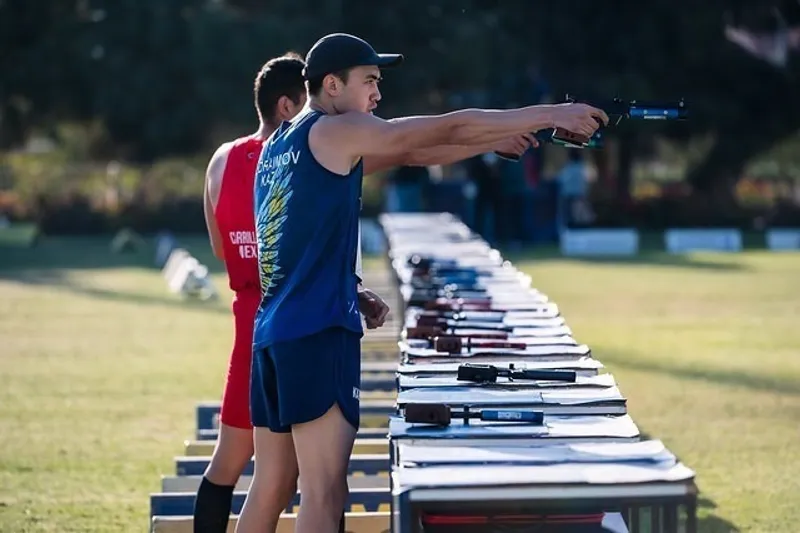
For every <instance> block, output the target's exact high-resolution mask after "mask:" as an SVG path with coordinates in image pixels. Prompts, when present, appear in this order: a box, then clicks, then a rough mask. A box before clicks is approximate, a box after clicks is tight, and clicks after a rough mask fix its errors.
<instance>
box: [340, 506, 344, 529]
mask: <svg viewBox="0 0 800 533" xmlns="http://www.w3.org/2000/svg"><path fill="white" fill-rule="evenodd" d="M339 533H344V511H342V517H341V518H340V519H339Z"/></svg>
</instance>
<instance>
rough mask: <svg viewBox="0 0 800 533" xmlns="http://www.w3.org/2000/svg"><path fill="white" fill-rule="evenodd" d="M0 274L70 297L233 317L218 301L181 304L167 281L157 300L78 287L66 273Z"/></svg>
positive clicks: (113, 291) (116, 291)
mask: <svg viewBox="0 0 800 533" xmlns="http://www.w3.org/2000/svg"><path fill="white" fill-rule="evenodd" d="M4 274H5V273H3V272H0V279H4V278H5V279H9V280H12V281H15V282H17V283H25V284H28V285H40V286H49V287H53V288H55V289H57V290H61V291H68V292H70V293H73V294H76V295H81V296H88V297H90V298H95V299H98V300H105V301H112V302H113V301H116V302H123V303H129V304H136V305H155V306H162V307H163V306H169V307H174V308H176V309H181V310H183V311H185V310H193V311H194V310H196V311H204V312H209V313H215V314H221V315H228V314H230V306H226V305H221V304H220V302H219V301H206V302H203V301H199V300H190V299H187V300H181V299H179V298H178V297H177V296H173V295H171V293H168V292H167V286H166V281H165V282H164V296H156V295H152V294H142V293H135V292H128V291H121V290H110V289H100V288H97V287H90V286H87V285H82V284H80V283H76V282H75V281H74V280H72V279H70V278H69V277H68V276H66V272H65V271H64V270H39V271H27V272H18V271H17V275H4Z"/></svg>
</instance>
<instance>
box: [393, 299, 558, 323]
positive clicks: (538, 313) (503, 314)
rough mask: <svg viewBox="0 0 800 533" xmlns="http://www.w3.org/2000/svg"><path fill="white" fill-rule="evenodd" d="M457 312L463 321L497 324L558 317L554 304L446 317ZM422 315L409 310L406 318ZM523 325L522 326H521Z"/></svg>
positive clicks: (446, 312)
mask: <svg viewBox="0 0 800 533" xmlns="http://www.w3.org/2000/svg"><path fill="white" fill-rule="evenodd" d="M455 312H458V314H459V315H461V316H462V317H463V318H464V319H465V320H470V321H474V320H477V321H480V322H483V321H488V322H493V323H497V324H509V323H511V322H514V321H519V320H536V319H540V318H556V317H558V307H557V306H556V305H555V304H552V303H550V304H539V305H538V306H537V308H536V309H528V310H525V311H486V310H474V311H473V310H465V311H445V312H444V313H445V314H446V315H451V314H453V313H455ZM421 314H422V313H421V312H420V309H419V308H410V309H409V310H408V312H407V315H406V316H407V317H408V318H414V319H416V318H417V317H419V316H420V315H421ZM523 325H524V324H523Z"/></svg>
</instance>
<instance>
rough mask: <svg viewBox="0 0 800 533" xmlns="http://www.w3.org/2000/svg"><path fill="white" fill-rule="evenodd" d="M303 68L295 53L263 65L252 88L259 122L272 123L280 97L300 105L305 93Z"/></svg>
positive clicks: (289, 53) (302, 63) (298, 56)
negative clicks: (285, 97)
mask: <svg viewBox="0 0 800 533" xmlns="http://www.w3.org/2000/svg"><path fill="white" fill-rule="evenodd" d="M303 67H305V62H304V61H303V58H302V57H300V55H298V54H296V53H295V52H288V53H286V54H284V55H282V56H280V57H276V58H273V59H270V60H269V61H267V62H266V63H264V66H262V67H261V70H259V71H258V75H257V76H256V81H255V86H254V87H253V93H254V96H255V104H256V111H257V112H258V116H259V118H260V119H261V120H263V121H265V122H272V121H273V120H274V119H275V105H277V103H278V100H279V99H280V97H281V96H287V97H289V99H291V101H292V102H294V103H295V104H299V103H300V100H301V99H302V98H303V94H304V93H305V81H304V80H303Z"/></svg>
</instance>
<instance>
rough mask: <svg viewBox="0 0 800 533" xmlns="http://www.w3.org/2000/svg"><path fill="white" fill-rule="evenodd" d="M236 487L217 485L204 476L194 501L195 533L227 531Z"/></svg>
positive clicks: (221, 532) (222, 532)
mask: <svg viewBox="0 0 800 533" xmlns="http://www.w3.org/2000/svg"><path fill="white" fill-rule="evenodd" d="M234 488H235V487H234V486H225V485H216V484H214V483H212V482H210V481H209V480H208V479H206V477H205V476H203V481H201V482H200V488H199V489H198V490H197V498H196V499H195V502H194V533H225V531H226V530H227V528H228V518H229V517H230V514H231V505H232V500H233V489H234Z"/></svg>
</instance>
